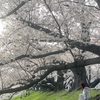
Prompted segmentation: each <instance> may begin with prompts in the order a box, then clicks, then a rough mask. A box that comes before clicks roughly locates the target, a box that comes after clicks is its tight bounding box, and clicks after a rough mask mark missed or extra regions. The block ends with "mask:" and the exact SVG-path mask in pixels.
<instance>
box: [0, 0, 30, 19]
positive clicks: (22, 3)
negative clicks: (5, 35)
mask: <svg viewBox="0 0 100 100" xmlns="http://www.w3.org/2000/svg"><path fill="white" fill-rule="evenodd" d="M28 1H30V0H28ZM28 1H22V2H21V3H20V4H19V5H18V6H17V7H16V8H15V9H13V10H12V11H10V12H9V13H8V14H6V15H4V16H2V17H0V19H4V18H6V17H8V16H10V15H12V14H14V13H16V11H17V10H19V9H20V8H21V7H22V6H24V5H25V4H26V3H27V2H28Z"/></svg>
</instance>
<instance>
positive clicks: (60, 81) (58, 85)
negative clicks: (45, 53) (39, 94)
mask: <svg viewBox="0 0 100 100" xmlns="http://www.w3.org/2000/svg"><path fill="white" fill-rule="evenodd" d="M57 75H58V77H57V83H56V86H55V87H56V91H57V90H62V89H64V85H63V82H64V77H63V73H62V71H57Z"/></svg>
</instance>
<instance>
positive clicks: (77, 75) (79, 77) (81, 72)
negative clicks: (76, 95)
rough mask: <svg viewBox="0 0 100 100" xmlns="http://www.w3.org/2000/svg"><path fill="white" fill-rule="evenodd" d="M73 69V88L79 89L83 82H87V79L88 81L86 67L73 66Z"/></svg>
mask: <svg viewBox="0 0 100 100" xmlns="http://www.w3.org/2000/svg"><path fill="white" fill-rule="evenodd" d="M71 70H72V72H73V74H74V84H73V86H72V90H75V89H79V87H80V84H81V83H82V82H84V83H86V84H87V81H86V78H87V76H86V69H85V67H81V68H73V69H71Z"/></svg>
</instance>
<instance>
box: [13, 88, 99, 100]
mask: <svg viewBox="0 0 100 100" xmlns="http://www.w3.org/2000/svg"><path fill="white" fill-rule="evenodd" d="M81 92H82V91H77V92H76V91H74V92H71V93H67V92H66V91H65V90H64V91H59V92H41V91H31V93H30V96H27V97H24V96H23V98H22V99H20V97H19V96H17V97H15V98H13V99H12V100H78V95H79V93H81ZM90 93H91V97H95V96H96V95H97V94H100V90H99V91H97V90H90ZM91 100H94V99H91Z"/></svg>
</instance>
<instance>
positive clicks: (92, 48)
mask: <svg viewBox="0 0 100 100" xmlns="http://www.w3.org/2000/svg"><path fill="white" fill-rule="evenodd" d="M21 21H23V22H25V23H27V24H28V26H29V27H31V28H34V29H36V30H39V31H43V32H45V33H46V34H48V35H51V36H55V37H58V38H59V37H60V34H59V33H56V32H53V31H51V30H49V29H47V28H44V27H42V26H39V25H38V24H35V23H31V22H29V21H26V20H24V19H22V18H21ZM63 37H64V36H63ZM62 41H64V42H66V43H67V44H69V45H70V46H71V48H75V47H76V48H78V49H82V50H84V51H89V52H92V53H94V54H96V55H100V46H97V45H95V44H85V43H83V42H79V41H76V40H71V39H65V38H62Z"/></svg>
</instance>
